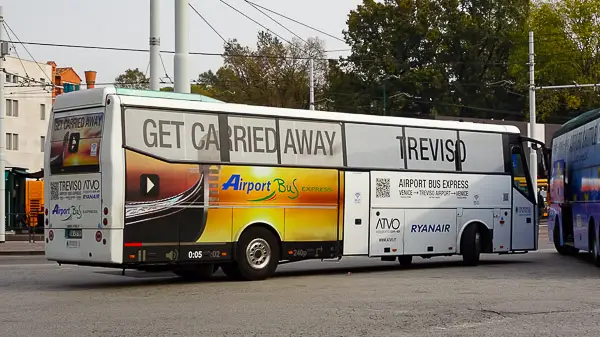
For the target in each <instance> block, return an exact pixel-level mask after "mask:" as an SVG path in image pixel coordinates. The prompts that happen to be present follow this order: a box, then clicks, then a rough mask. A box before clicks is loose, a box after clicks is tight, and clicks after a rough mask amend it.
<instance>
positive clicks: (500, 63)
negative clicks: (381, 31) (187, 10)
mask: <svg viewBox="0 0 600 337" xmlns="http://www.w3.org/2000/svg"><path fill="white" fill-rule="evenodd" d="M19 43H20V44H22V45H32V46H42V47H59V48H77V49H95V50H110V51H128V52H138V53H148V52H150V50H148V49H137V48H124V47H106V46H89V45H76V44H62V43H48V42H33V41H20V42H19ZM161 53H166V54H175V52H174V51H172V50H161ZM189 54H190V55H198V56H221V57H223V56H234V57H246V58H269V59H294V60H309V59H311V57H304V56H275V55H248V54H225V53H210V52H189ZM313 59H314V60H315V61H316V60H327V61H339V59H337V58H327V57H325V58H313ZM361 60H362V61H363V62H371V61H378V60H376V59H361ZM442 63H444V64H482V65H506V62H484V61H482V62H479V61H473V62H464V61H454V62H439V64H442Z"/></svg>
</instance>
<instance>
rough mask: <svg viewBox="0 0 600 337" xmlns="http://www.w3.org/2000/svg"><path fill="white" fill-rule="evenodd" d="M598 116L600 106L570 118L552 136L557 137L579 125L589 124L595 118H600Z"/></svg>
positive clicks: (599, 115) (599, 114)
mask: <svg viewBox="0 0 600 337" xmlns="http://www.w3.org/2000/svg"><path fill="white" fill-rule="evenodd" d="M598 118H600V108H598V109H594V110H590V111H587V112H584V113H582V114H581V115H579V116H577V117H575V118H573V119H571V120H569V121H568V122H566V123H565V124H563V125H562V126H561V127H560V128H559V129H558V130H556V132H554V135H553V136H552V138H556V137H558V136H560V135H563V134H565V133H567V132H569V131H571V130H575V129H577V128H578V127H580V126H582V125H585V124H587V123H589V122H591V121H593V120H595V119H598Z"/></svg>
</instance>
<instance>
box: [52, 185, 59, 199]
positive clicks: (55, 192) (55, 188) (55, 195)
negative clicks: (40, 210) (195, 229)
mask: <svg viewBox="0 0 600 337" xmlns="http://www.w3.org/2000/svg"><path fill="white" fill-rule="evenodd" d="M58 190H59V188H58V182H53V183H50V200H58Z"/></svg>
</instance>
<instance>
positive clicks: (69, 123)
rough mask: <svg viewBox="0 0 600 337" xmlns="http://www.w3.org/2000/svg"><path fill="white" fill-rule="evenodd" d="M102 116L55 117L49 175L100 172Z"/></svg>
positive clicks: (100, 114) (99, 114) (102, 114)
mask: <svg viewBox="0 0 600 337" xmlns="http://www.w3.org/2000/svg"><path fill="white" fill-rule="evenodd" d="M103 125H104V113H93V114H86V115H78V116H66V117H55V118H54V120H53V123H52V129H51V130H52V134H51V137H50V142H51V143H50V144H51V145H50V172H51V173H52V174H57V173H94V172H100V141H101V139H102V127H103Z"/></svg>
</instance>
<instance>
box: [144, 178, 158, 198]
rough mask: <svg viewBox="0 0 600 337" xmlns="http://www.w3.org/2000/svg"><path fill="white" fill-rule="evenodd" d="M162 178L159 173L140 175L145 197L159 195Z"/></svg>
mask: <svg viewBox="0 0 600 337" xmlns="http://www.w3.org/2000/svg"><path fill="white" fill-rule="evenodd" d="M159 185H160V178H159V177H158V175H157V174H142V175H140V192H141V193H142V195H143V196H145V197H157V196H158V194H159V192H160V191H159V188H160V186H159Z"/></svg>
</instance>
